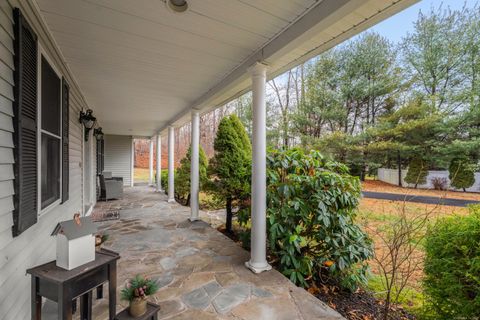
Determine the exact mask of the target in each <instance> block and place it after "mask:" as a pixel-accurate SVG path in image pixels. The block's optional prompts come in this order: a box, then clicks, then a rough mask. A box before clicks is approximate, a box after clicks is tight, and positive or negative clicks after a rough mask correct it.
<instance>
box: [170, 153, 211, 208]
mask: <svg viewBox="0 0 480 320" xmlns="http://www.w3.org/2000/svg"><path fill="white" fill-rule="evenodd" d="M198 153H199V171H200V190H202V189H203V188H204V186H205V184H206V181H207V179H208V177H207V166H208V161H207V156H206V155H205V151H203V148H202V147H201V146H200V149H199V150H198ZM191 159H192V147H191V146H190V147H189V148H188V151H187V154H186V155H185V157H184V158H183V159H182V160H180V167H179V168H178V169H177V170H176V172H175V196H176V197H177V200H179V201H180V202H183V203H185V205H189V204H190V165H191Z"/></svg>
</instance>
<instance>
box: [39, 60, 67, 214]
mask: <svg viewBox="0 0 480 320" xmlns="http://www.w3.org/2000/svg"><path fill="white" fill-rule="evenodd" d="M40 78H41V81H40V90H41V91H40V93H41V95H40V96H41V98H40V101H41V104H40V113H39V114H40V121H39V122H40V137H39V138H40V150H39V153H40V161H39V162H40V166H39V167H40V179H41V183H40V188H41V189H40V190H41V192H40V199H41V209H42V210H43V209H45V208H47V207H48V206H50V205H52V204H53V203H55V202H56V201H57V200H59V199H60V194H61V187H60V186H61V156H62V153H61V150H62V149H61V146H62V132H61V121H62V119H61V118H62V117H61V79H60V77H59V76H58V75H57V73H56V72H55V70H54V69H53V68H52V67H51V66H50V64H49V63H48V61H47V60H46V59H45V57H43V56H42V58H41V77H40Z"/></svg>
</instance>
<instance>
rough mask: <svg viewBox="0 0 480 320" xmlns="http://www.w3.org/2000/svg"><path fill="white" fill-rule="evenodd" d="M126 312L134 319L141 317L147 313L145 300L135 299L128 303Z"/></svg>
mask: <svg viewBox="0 0 480 320" xmlns="http://www.w3.org/2000/svg"><path fill="white" fill-rule="evenodd" d="M128 312H129V313H130V315H131V316H132V317H134V318H136V317H140V316H142V315H143V314H144V313H145V312H147V299H142V298H135V299H133V300H132V301H130V307H129V308H128Z"/></svg>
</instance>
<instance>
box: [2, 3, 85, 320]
mask: <svg viewBox="0 0 480 320" xmlns="http://www.w3.org/2000/svg"><path fill="white" fill-rule="evenodd" d="M14 7H19V8H20V9H21V11H22V13H23V14H24V16H25V17H26V19H27V20H28V22H29V23H30V25H31V26H32V28H33V29H34V31H35V33H36V34H37V36H38V41H39V43H40V44H41V45H42V47H43V48H44V49H45V51H46V53H47V54H48V55H49V57H51V59H52V63H53V64H54V65H55V67H56V68H57V70H59V71H60V72H61V73H62V75H63V76H64V77H65V78H66V79H67V81H68V83H69V84H70V132H69V141H70V146H69V148H70V149H69V151H70V185H69V190H70V199H69V200H68V201H67V202H65V203H64V204H62V205H59V206H57V207H55V208H53V209H52V210H51V211H49V212H47V213H45V214H44V215H42V216H41V217H39V220H38V222H37V223H36V224H35V225H33V226H32V227H30V228H29V229H28V230H26V231H25V232H23V233H22V234H21V235H19V236H18V237H16V238H13V237H12V230H11V228H12V224H13V219H12V210H13V193H14V189H13V183H14V181H13V178H14V175H13V163H14V159H13V147H14V144H13V137H12V132H13V109H12V108H13V104H12V103H13V70H14V64H13V25H12V24H13V12H12V11H13V8H14ZM39 16H40V14H39V12H38V11H37V10H36V5H35V4H34V3H33V2H32V1H31V0H28V1H25V0H8V1H7V0H0V320H22V319H30V276H28V275H26V274H25V271H26V270H27V269H28V268H31V267H34V266H36V265H39V264H42V263H45V262H48V261H51V260H54V259H55V250H56V245H55V238H54V237H51V236H50V234H51V232H52V230H53V228H54V227H55V225H56V224H57V223H58V222H59V221H61V220H66V219H69V218H71V217H72V216H73V214H74V213H75V212H79V211H80V212H81V210H82V195H83V188H82V169H81V168H82V143H83V138H82V128H81V126H80V123H79V122H78V114H79V112H80V110H81V109H82V107H87V104H86V102H85V99H84V97H83V95H82V93H81V92H80V89H79V87H78V86H77V85H76V82H75V80H74V79H73V77H72V76H71V73H70V72H69V70H68V69H67V67H66V64H65V62H64V60H63V59H62V57H61V55H60V51H59V50H58V48H57V47H56V46H55V42H54V41H53V39H52V38H51V36H50V33H49V32H48V29H47V28H46V26H45V24H44V23H43V21H42V20H41V19H39Z"/></svg>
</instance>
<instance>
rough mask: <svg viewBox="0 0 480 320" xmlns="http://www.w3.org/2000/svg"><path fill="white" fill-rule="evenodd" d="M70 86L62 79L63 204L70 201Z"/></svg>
mask: <svg viewBox="0 0 480 320" xmlns="http://www.w3.org/2000/svg"><path fill="white" fill-rule="evenodd" d="M69 115H70V86H69V85H68V83H67V81H66V80H65V78H62V203H64V202H65V201H67V200H68V185H69V177H70V173H69V166H70V164H69V161H70V159H69V152H68V133H69V121H70V117H69Z"/></svg>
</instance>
